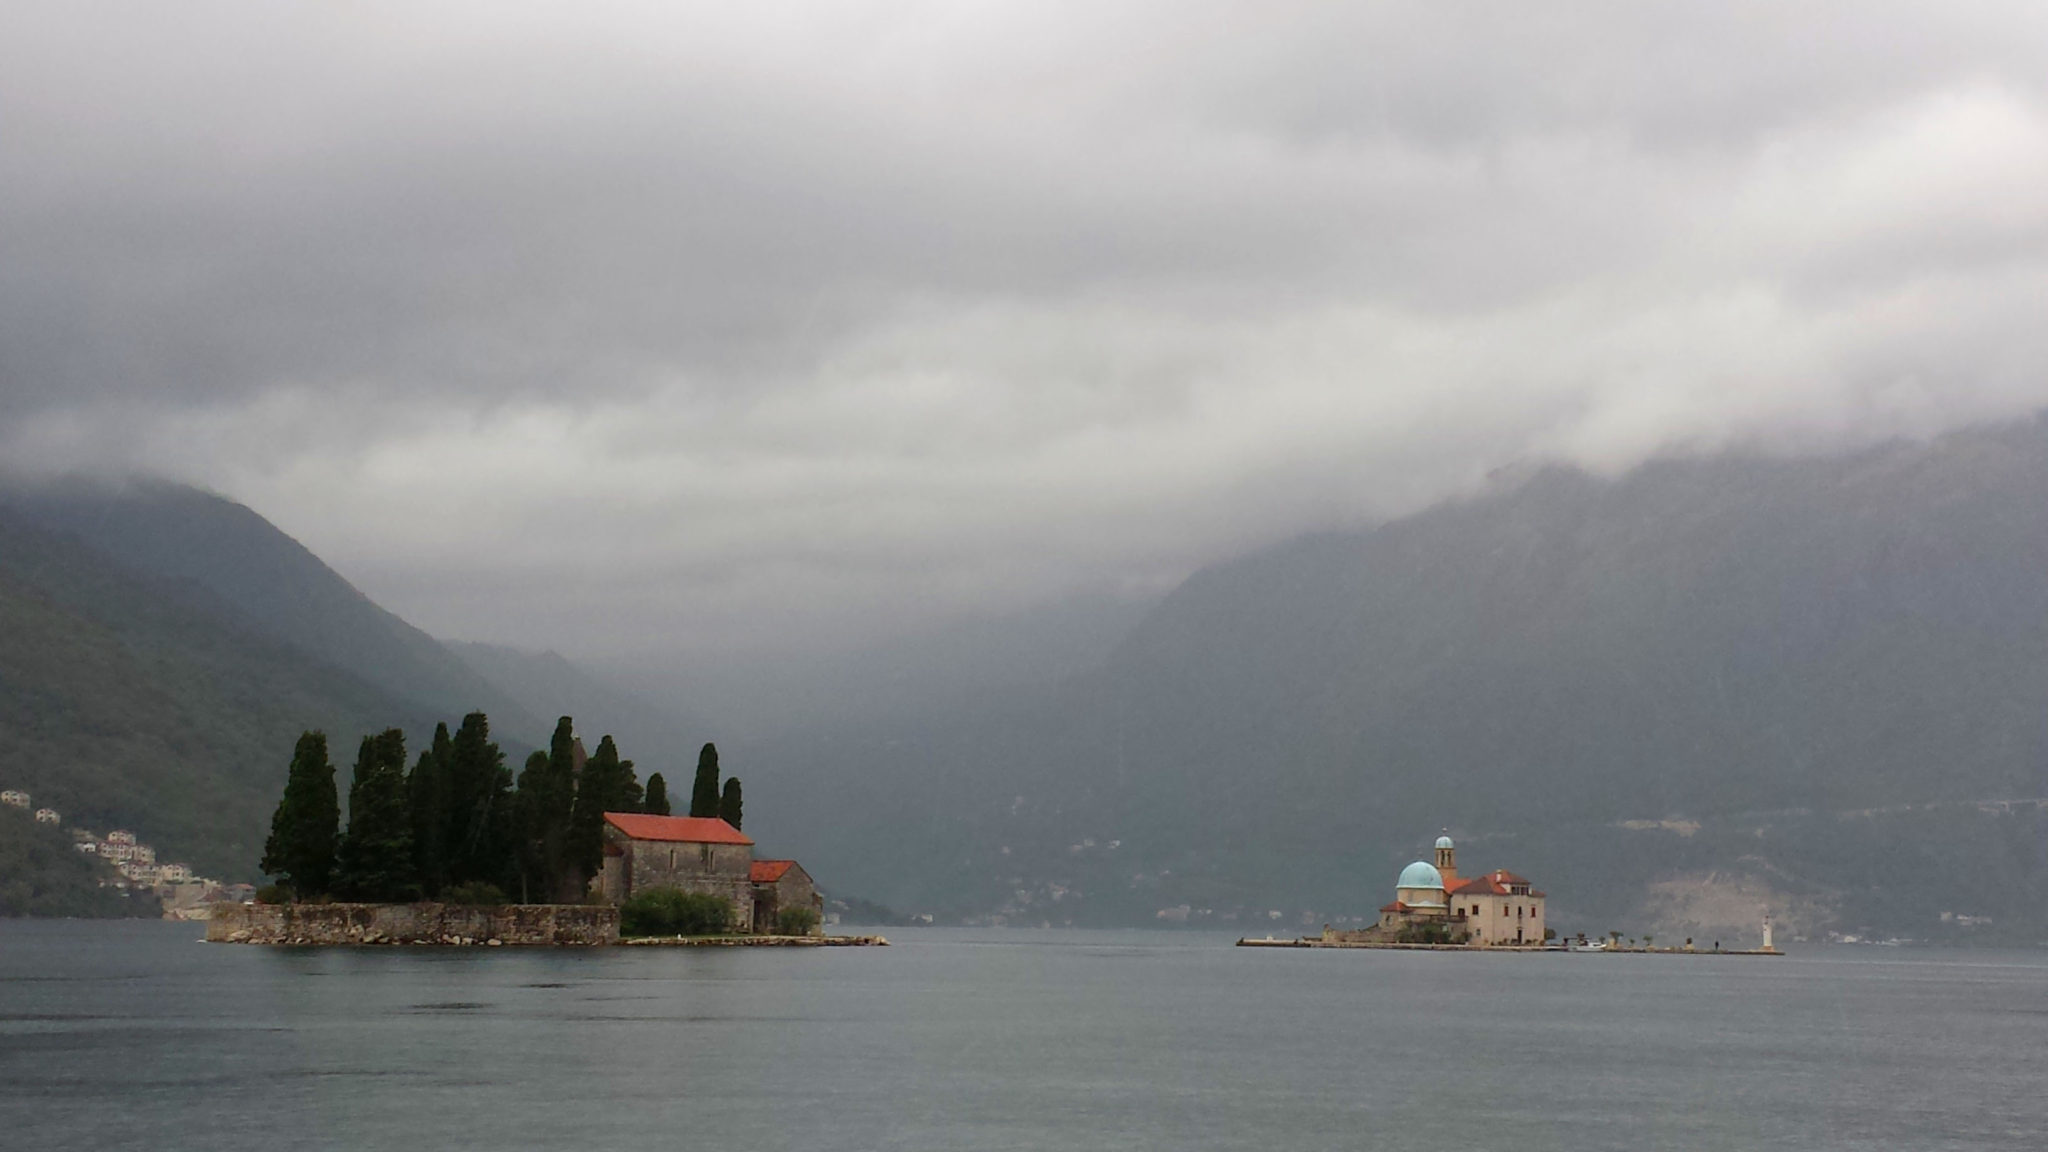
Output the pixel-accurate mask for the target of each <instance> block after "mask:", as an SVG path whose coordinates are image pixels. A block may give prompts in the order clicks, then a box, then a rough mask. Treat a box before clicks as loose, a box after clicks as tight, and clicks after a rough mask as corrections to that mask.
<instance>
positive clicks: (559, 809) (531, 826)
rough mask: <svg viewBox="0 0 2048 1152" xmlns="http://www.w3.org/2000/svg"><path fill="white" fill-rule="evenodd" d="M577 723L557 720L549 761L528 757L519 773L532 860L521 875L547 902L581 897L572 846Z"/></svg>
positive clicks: (523, 827)
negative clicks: (570, 841) (571, 832)
mask: <svg viewBox="0 0 2048 1152" xmlns="http://www.w3.org/2000/svg"><path fill="white" fill-rule="evenodd" d="M575 726H576V725H575V721H574V720H573V719H571V718H570V717H567V716H564V717H562V718H561V719H560V720H558V721H557V722H556V723H555V734H554V737H553V738H552V739H551V740H549V741H548V751H547V757H546V759H545V760H539V759H537V758H535V757H528V758H527V761H526V768H525V769H524V770H523V771H521V772H520V773H519V800H518V803H519V826H520V839H521V841H522V846H523V850H524V854H525V858H526V860H527V864H526V867H524V868H522V869H521V875H522V880H523V881H524V882H526V884H527V885H528V891H529V894H530V895H533V896H537V897H538V898H540V899H542V900H568V901H574V900H576V899H578V898H579V896H580V893H579V892H578V891H577V883H578V881H577V872H578V869H577V868H576V867H575V862H574V860H573V859H572V857H571V853H570V844H569V840H570V827H571V825H572V823H573V822H574V817H575V806H576V731H575Z"/></svg>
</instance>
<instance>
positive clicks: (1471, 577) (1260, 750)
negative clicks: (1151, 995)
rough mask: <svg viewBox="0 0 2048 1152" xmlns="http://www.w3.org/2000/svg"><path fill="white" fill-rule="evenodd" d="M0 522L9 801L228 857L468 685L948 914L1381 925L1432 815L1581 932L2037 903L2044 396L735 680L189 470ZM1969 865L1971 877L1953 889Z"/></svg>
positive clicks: (1476, 857)
mask: <svg viewBox="0 0 2048 1152" xmlns="http://www.w3.org/2000/svg"><path fill="white" fill-rule="evenodd" d="M0 534H4V537H5V539H4V543H5V547H4V548H0V607H4V612H5V621H6V627H5V628H4V629H0V636H4V640H0V722H4V726H5V732H6V735H7V738H6V739H5V740H4V741H0V748H4V751H0V770H4V772H5V774H6V776H7V778H8V781H9V784H10V786H23V787H27V788H29V789H30V790H31V791H34V792H35V793H37V795H38V798H39V801H40V800H41V799H42V798H44V797H47V798H48V799H49V801H50V802H51V803H53V804H55V805H56V806H57V807H59V808H60V809H64V810H65V811H66V812H67V818H69V819H72V820H74V821H78V822H87V823H91V822H101V823H106V822H110V821H111V822H120V823H126V824H130V825H133V826H135V827H137V829H138V831H142V832H144V833H145V834H147V835H149V836H151V837H154V838H155V839H157V840H158V841H159V842H160V843H162V844H163V845H164V846H165V847H166V848H168V849H169V850H171V851H173V852H177V853H180V854H183V855H185V856H187V857H189V858H190V859H192V860H193V861H194V862H195V863H197V864H199V865H200V866H201V867H203V868H210V869H215V870H217V871H219V872H220V873H222V874H225V875H234V876H246V875H248V873H249V871H250V870H251V869H252V868H253V864H254V861H255V858H256V856H257V854H258V847H259V846H260V842H261V835H262V831H263V827H264V822H265V820H266V819H267V816H268V812H269V809H270V807H271V805H273V804H274V803H275V798H276V790H277V787H278V785H279V782H280V781H281V779H282V776H283V772H284V766H285V760H286V758H287V755H288V750H289V747H290V743H291V739H292V737H293V736H295V735H296V734H297V732H298V731H299V730H300V729H301V728H305V727H323V728H326V729H327V730H329V731H330V733H332V734H334V735H335V738H336V739H335V744H336V748H337V759H344V760H345V758H346V755H347V749H348V747H350V742H351V741H352V740H353V739H354V737H355V736H356V735H358V734H360V733H362V732H367V731H372V730H375V729H379V728H382V727H384V726H386V725H390V724H398V725H400V726H402V727H405V728H407V729H408V731H410V732H411V733H412V734H413V736H414V740H415V744H416V743H417V741H418V740H419V739H422V738H424V735H425V732H426V731H427V730H428V729H429V728H430V727H431V725H432V723H433V722H434V721H435V720H440V719H449V720H452V719H454V718H456V717H457V716H459V715H460V714H461V713H462V712H464V711H467V710H469V709H470V708H473V707H484V708H485V709H486V710H487V711H489V712H490V713H491V715H492V718H493V722H494V728H495V729H496V730H497V731H499V732H500V734H501V735H504V736H505V737H506V739H507V743H508V747H509V748H518V747H519V746H520V745H521V743H522V740H521V739H520V737H519V736H518V735H517V731H518V729H520V728H522V727H524V728H526V729H529V730H530V729H532V728H534V727H536V726H538V725H539V724H541V723H542V721H541V720H540V719H538V718H539V717H544V716H550V715H554V714H559V713H561V712H567V713H569V714H572V715H575V716H577V718H578V727H579V730H580V731H582V732H584V733H585V734H587V735H596V734H601V733H603V732H611V733H612V734H613V735H615V736H616V737H618V739H619V741H620V745H621V749H622V752H623V753H624V754H625V755H627V756H629V757H632V758H634V759H635V760H636V761H637V762H638V764H639V768H640V771H641V773H642V775H643V776H644V775H645V774H646V773H647V772H650V771H657V770H659V771H664V772H667V773H669V774H670V775H671V777H672V778H675V777H676V776H677V774H678V773H680V772H682V771H685V770H686V766H687V764H688V763H689V762H690V757H691V756H692V755H693V753H694V749H695V747H696V746H697V744H699V743H701V742H703V741H705V740H717V741H720V742H721V749H722V751H724V753H725V756H726V759H727V762H728V764H729V766H730V767H731V768H732V770H733V771H735V772H737V773H739V774H741V775H744V776H745V777H746V779H747V785H748V798H749V804H748V813H749V823H748V830H749V832H750V833H752V834H754V835H755V836H756V837H757V838H759V839H762V840H763V842H772V843H775V844H777V845H783V846H786V847H787V850H788V851H790V852H792V853H795V854H801V855H802V856H803V858H804V859H805V860H806V862H807V866H812V867H813V868H814V871H815V874H816V875H818V877H819V878H820V880H821V882H822V883H824V884H825V886H826V887H827V888H828V889H830V890H833V891H836V892H843V893H847V894H857V895H863V896H871V897H875V898H878V899H881V900H884V901H887V902H889V903H891V904H894V905H896V906H898V907H901V908H905V909H908V910H918V911H933V912H936V913H938V914H941V915H950V916H959V917H965V918H1000V919H1002V920H1003V921H1005V922H1012V923H1039V922H1050V923H1065V922H1069V921H1071V922H1075V923H1131V922H1157V921H1158V918H1159V917H1160V915H1161V914H1162V913H1164V914H1166V915H1167V916H1168V917H1169V918H1171V919H1173V920H1174V921H1175V922H1179V920H1180V919H1181V918H1182V917H1185V918H1186V919H1187V920H1188V921H1189V922H1196V923H1201V922H1209V923H1214V924H1224V923H1234V924H1238V925H1243V926H1247V927H1249V926H1255V925H1272V924H1273V923H1274V920H1273V915H1274V914H1275V913H1278V914H1279V917H1280V920H1281V921H1282V922H1284V924H1285V925H1286V926H1287V927H1290V928H1291V927H1293V926H1294V925H1295V924H1296V923H1297V922H1308V923H1311V924H1313V923H1315V922H1321V921H1330V920H1341V919H1342V918H1344V917H1362V916H1369V915H1370V914H1371V913H1372V910H1373V909H1374V908H1376V907H1377V906H1378V905H1379V904H1380V903H1383V902H1384V901H1385V900H1386V899H1387V898H1388V897H1389V894H1390V888H1389V885H1390V883H1391V877H1392V876H1393V874H1394V872H1395V871H1396V870H1397V869H1398V868H1399V866H1400V865H1401V864H1402V863H1404V862H1405V861H1406V860H1408V859H1410V858H1413V857H1415V856H1417V855H1419V854H1421V852H1422V850H1423V847H1424V845H1426V844H1427V842H1428V841H1429V840H1430V839H1433V838H1434V836H1435V834H1436V831H1437V829H1438V828H1440V827H1447V828H1449V829H1450V830H1451V832H1452V833H1453V835H1454V836H1455V837H1456V838H1457V839H1458V841H1459V843H1460V846H1461V852H1462V853H1463V856H1462V860H1463V862H1464V863H1465V865H1466V867H1467V869H1468V870H1472V869H1477V868H1481V867H1491V866H1504V867H1511V868H1514V869H1516V870H1517V871H1520V872H1523V873H1525V874H1527V875H1530V876H1532V877H1533V878H1535V879H1536V880H1537V881H1538V882H1539V884H1541V885H1542V886H1543V887H1545V888H1546V889H1547V890H1548V891H1549V892H1550V894H1551V896H1552V900H1553V908H1554V910H1555V913H1554V917H1553V919H1554V921H1555V922H1557V923H1560V924H1562V925H1564V926H1566V927H1568V928H1574V929H1578V930H1587V931H1592V932H1599V931H1604V930H1605V929H1606V928H1607V927H1608V926H1610V924H1612V925H1613V926H1618V927H1623V928H1627V929H1630V930H1635V929H1638V928H1641V929H1648V928H1650V927H1651V926H1655V927H1656V928H1657V930H1658V931H1660V932H1662V933H1664V934H1666V935H1671V934H1673V933H1677V934H1688V935H1689V934H1698V935H1700V936H1701V937H1702V938H1703V939H1707V938H1726V939H1731V940H1732V939H1736V938H1739V934H1740V933H1741V932H1742V931H1745V930H1747V926H1749V925H1752V924H1753V922H1754V920H1755V918H1756V917H1757V916H1758V915H1759V914H1760V913H1761V911H1762V909H1763V908H1765V907H1770V908H1772V909H1773V910H1774V912H1775V914H1777V915H1778V916H1779V917H1780V918H1781V921H1782V922H1784V923H1785V924H1786V925H1787V926H1788V929H1789V930H1790V931H1793V932H1814V933H1819V932H1824V931H1827V930H1830V929H1832V930H1838V931H1865V930H1867V931H1873V932H1881V933H1887V934H1898V935H1905V936H1911V937H1914V938H1922V939H1927V938H1941V939H1987V940H2003V941H2012V940H2033V939H2037V938H2040V936H2041V934H2042V933H2043V932H2048V922H2044V917H2043V916H2042V915H2040V914H2037V913H2034V912H2031V911H2029V909H2038V908H2041V907H2043V906H2048V901H2044V900H2043V899H2041V897H2042V896H2044V895H2048V847H2044V845H2048V801H2044V799H2043V798H2044V797H2048V577H2044V575H2043V574H2044V573H2048V420H2043V419H2034V420H2030V421H2026V422H2022V423H2018V424H2012V425H2005V426H1998V427H1991V428H1984V429H1978V430H1973V431H1967V432H1962V433H1956V434H1952V435H1949V436H1946V437H1943V438H1941V439H1938V440H1934V441H1931V442H1920V443H1898V444H1891V445H1887V446H1884V447H1881V448H1877V449H1873V450H1868V451H1864V452H1860V453H1856V454H1853V455H1844V456H1833V457H1825V458H1811V459H1798V458H1771V457H1762V456H1714V457H1707V458H1699V459H1671V460H1663V461H1659V462H1656V463H1652V464H1650V465H1647V466H1644V467H1641V468H1638V469H1636V470H1634V471H1632V472H1629V473H1627V474H1625V475H1623V476H1620V477H1618V478H1614V479H1602V478H1597V477H1594V476H1590V475H1587V474H1585V473H1581V472H1577V471H1574V470H1571V469H1567V468H1556V467H1552V468H1533V469H1519V470H1511V471H1507V472H1503V473H1501V474H1500V475H1498V476H1497V477H1496V478H1495V482H1494V483H1493V485H1492V486H1491V488H1490V489H1489V490H1488V491H1487V492H1485V493H1484V494H1482V495H1480V496H1477V497H1474V498H1471V499H1467V500H1462V501H1458V502H1454V503H1449V504H1444V505H1440V506H1438V507H1435V508H1432V509H1430V510H1428V511H1426V512H1423V513H1421V514H1418V515H1415V516H1411V517H1407V518H1403V519H1400V520H1395V521H1392V522H1389V523H1386V524H1384V525H1381V526H1379V527H1376V528H1373V529H1371V530H1367V531H1360V532H1351V533H1334V534H1322V535H1315V536H1309V537H1303V538H1299V539H1296V540H1293V541H1290V542H1288V543H1286V544H1283V545H1280V546H1277V547H1273V548H1268V549H1263V550H1260V551H1257V552H1254V553H1251V554H1248V555H1245V556H1242V557H1239V558H1237V559H1234V560H1230V561H1227V562H1224V563H1219V564H1215V565H1212V566H1210V567H1207V568H1205V569H1202V570H1201V571H1199V572H1197V573H1196V574H1195V575H1193V576H1192V577H1190V578H1189V579H1187V580H1186V581H1185V582H1184V583H1183V584H1181V585H1180V586H1179V587H1177V588H1176V589H1174V590H1173V591H1172V592H1171V593H1170V594H1168V595H1166V596H1165V597H1164V598H1163V599H1161V600H1160V601H1158V602H1157V603H1156V604H1148V603H1147V602H1145V601H1142V600H1135V599H1105V600H1100V601H1093V602H1091V601H1086V600H1083V601H1078V602H1073V603H1065V604H1055V605H1051V606H1048V607H1046V608H1045V609H1042V610H1041V611H1039V612H1037V613H1033V614H1025V615H1021V616H1011V617H1005V618H1001V619H994V620H989V621H981V622H975V623H970V624H965V625H958V626H949V627H945V628H938V629H934V630H932V631H929V632H924V633H920V634H916V635H912V636H908V637H905V638H904V640H903V643H902V644H901V645H900V646H896V647H891V646H879V647H875V648H872V649H867V650H863V651H861V652H859V653H857V654H853V655H849V656H847V657H842V658H833V659H821V660H817V661H814V662H797V661H792V663H791V666H790V667H787V668H784V669H775V668H772V667H770V668H766V669H765V671H764V670H763V669H749V670H742V669H728V670H727V672H728V674H729V681H728V683H727V685H726V688H725V693H726V695H725V697H724V700H723V701H721V700H720V699H719V698H718V696H717V694H716V693H711V692H706V693H704V694H703V695H702V696H699V695H696V694H694V693H690V692H678V691H675V690H673V689H672V688H670V687H668V686H666V683H664V684H663V686H661V687H656V688H649V687H647V685H649V684H651V683H655V681H653V680H652V679H651V678H650V677H647V676H641V677H637V678H632V679H628V678H624V677H620V676H618V675H617V674H616V673H605V672H602V671H593V670H591V669H588V668H586V667H584V666H582V665H580V664H579V663H577V662H575V661H572V660H570V659H567V658H565V657H563V656H560V655H558V654H555V653H532V652H526V651H521V650H517V649H511V648H505V647H501V646H493V645H483V644H465V643H456V644H449V645H446V646H443V645H441V644H440V643H438V642H436V641H433V640H432V639H431V638H428V637H426V636H425V634H424V633H420V632H418V630H416V629H413V628H411V626H410V625H407V624H406V623H405V622H404V621H402V620H399V619H398V618H397V617H396V616H394V615H392V614H390V613H388V612H385V611H384V610H383V609H381V608H379V607H377V606H376V605H375V604H373V603H371V602H370V601H369V600H368V599H367V598H364V597H362V596H361V595H360V593H357V592H356V591H355V590H354V589H353V588H352V587H351V586H350V585H349V584H348V583H347V582H346V581H345V580H343V579H342V578H341V577H340V576H338V575H336V574H335V573H333V572H332V571H331V570H330V569H328V568H327V567H326V566H325V565H324V564H322V563H321V562H320V561H319V560H318V558H317V557H314V556H313V555H312V554H311V553H310V552H308V551H306V550H305V549H304V548H302V547H300V546H299V545H297V544H296V543H295V542H293V541H291V540H290V539H289V537H286V536H285V535H284V534H283V533H281V532H278V531H277V530H276V529H275V528H274V527H272V526H270V525H269V524H268V523H267V522H265V521H263V520H262V519H261V517H259V516H257V515H256V514H255V513H253V512H251V511H249V510H248V509H245V508H241V507H240V506H238V505H233V504H231V503H229V502H227V501H224V500H221V499H220V498H218V497H213V496H208V495H205V494H202V493H197V492H193V491H190V490H181V489H177V488H174V487H170V486H150V485H142V486H131V487H128V488H124V489H98V490H89V489H84V488H63V489H55V490H53V489H48V488H45V489H41V490H38V491H35V492H31V493H26V494H23V493H15V494H12V495H10V496H9V497H8V498H7V499H6V500H0ZM719 671H720V670H719V669H718V668H717V667H716V666H706V667H699V668H694V669H690V670H688V671H687V673H672V675H677V676H684V675H687V676H696V677H699V678H701V679H704V680H706V681H709V680H713V679H716V678H717V677H718V675H719ZM776 675H779V676H781V677H783V680H782V681H781V683H782V684H783V685H785V687H784V688H782V689H778V688H777V687H776V686H775V685H776V681H775V680H774V679H773V676H776ZM750 677H752V678H753V679H751V680H750V679H749V678H750ZM667 683H672V682H667ZM744 693H750V694H752V696H753V698H752V699H751V700H746V701H742V702H741V704H740V705H734V704H733V703H732V702H733V700H734V699H735V698H736V697H738V696H739V695H741V694H744ZM672 701H673V702H675V703H674V704H673V705H672V704H671V702H672ZM501 717H504V718H506V720H509V721H510V722H509V723H508V722H506V721H505V720H501ZM735 728H737V729H739V730H740V731H739V732H738V733H737V734H734V731H733V730H734V729H735ZM507 729H512V730H513V731H512V732H507ZM1962 854H1967V855H1968V857H1969V859H1970V860H1971V861H1972V864H1971V866H1972V867H1973V868H1975V869H1979V870H1984V871H1987V872H1989V873H1992V874H1995V875H1997V876H1998V877H2000V879H2001V885H2000V887H1999V890H1998V892H1997V893H1996V894H1993V893H1991V892H1990V891H1988V890H1979V889H1975V888H1964V889H1958V888H1957V887H1956V886H1955V885H1953V884H1951V883H1949V882H1947V881H1946V880H1945V879H1944V877H1947V876H1949V875H1951V873H1952V869H1953V866H1954V862H1955V861H1956V859H1957V858H1958V857H1959V856H1960V855H1962ZM2015 893H2017V894H2018V896H2019V899H2016V900H2015V899H2012V898H2011V897H2012V896H2013V894H2015Z"/></svg>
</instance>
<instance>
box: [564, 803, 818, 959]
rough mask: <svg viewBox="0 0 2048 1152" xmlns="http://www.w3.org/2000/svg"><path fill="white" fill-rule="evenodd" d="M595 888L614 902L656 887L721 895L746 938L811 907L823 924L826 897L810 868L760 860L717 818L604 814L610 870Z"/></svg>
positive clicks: (748, 843) (747, 842)
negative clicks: (793, 910)
mask: <svg viewBox="0 0 2048 1152" xmlns="http://www.w3.org/2000/svg"><path fill="white" fill-rule="evenodd" d="M592 883H593V885H594V886H595V887H597V889H598V891H599V892H600V893H602V894H603V896H604V898H605V899H607V900H609V901H611V902H612V903H614V904H617V903H621V902H623V901H624V900H625V899H626V898H627V897H628V896H631V895H632V894H633V893H635V892H637V891H639V890H641V889H643V888H657V887H675V888H681V889H683V890H684V891H686V892H706V893H709V894H711V895H713V896H718V897H722V898H724V899H726V900H728V901H731V903H732V908H733V926H734V928H735V929H737V930H738V931H740V932H772V931H774V930H775V923H776V920H777V919H778V918H779V917H780V916H781V915H782V912H783V910H784V909H787V908H809V909H810V910H811V911H813V912H815V913H817V914H818V919H817V923H818V924H820V925H822V924H823V923H824V911H825V899H824V897H822V896H820V895H819V894H818V886H817V885H816V884H814V883H812V881H811V876H810V873H808V872H805V871H804V869H803V865H801V864H798V863H797V862H796V861H794V860H756V859H754V842H753V841H752V840H751V839H749V838H748V837H747V835H746V834H745V833H743V832H741V831H740V830H739V829H737V828H735V827H733V826H732V825H730V824H727V823H726V822H725V821H723V820H720V819H717V818H716V817H703V816H648V815H644V814H642V813H638V812H607V813H605V814H604V869H603V871H601V872H599V873H598V876H597V878H596V879H595V880H594V881H593V882H592ZM820 930H821V929H819V928H813V929H812V931H820Z"/></svg>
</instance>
